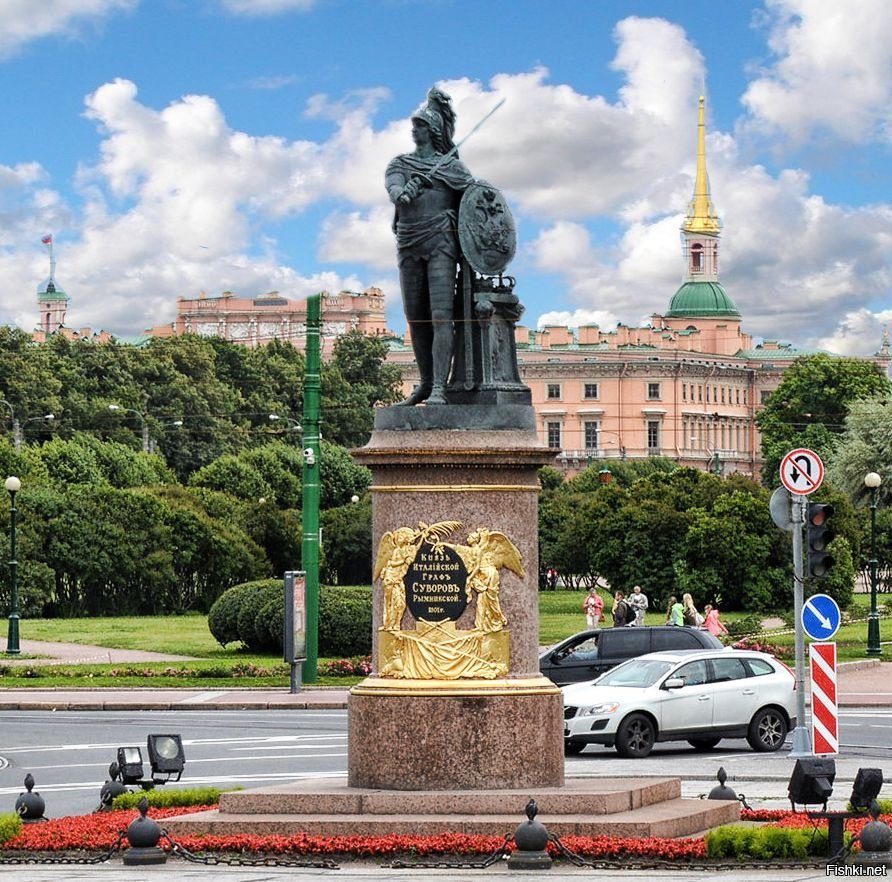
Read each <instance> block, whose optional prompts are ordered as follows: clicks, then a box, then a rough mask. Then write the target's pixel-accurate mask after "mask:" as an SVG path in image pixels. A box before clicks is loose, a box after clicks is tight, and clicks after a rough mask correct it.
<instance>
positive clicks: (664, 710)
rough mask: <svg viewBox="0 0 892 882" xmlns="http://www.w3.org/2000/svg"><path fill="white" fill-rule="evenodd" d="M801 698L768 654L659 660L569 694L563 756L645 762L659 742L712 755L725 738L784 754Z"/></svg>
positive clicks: (621, 669) (682, 655)
mask: <svg viewBox="0 0 892 882" xmlns="http://www.w3.org/2000/svg"><path fill="white" fill-rule="evenodd" d="M795 690H796V679H795V677H794V675H793V672H792V671H791V670H790V669H789V668H788V667H787V666H786V665H785V664H783V663H782V662H779V661H778V660H777V659H775V658H774V657H773V656H770V655H766V654H765V653H762V652H750V651H748V650H734V649H722V650H696V649H695V650H679V651H675V652H653V653H650V654H649V655H644V656H641V657H640V658H633V659H630V660H629V661H627V662H624V663H623V664H621V665H619V666H618V667H615V668H614V669H613V670H612V671H609V672H608V673H606V674H604V675H603V676H601V677H599V678H598V679H597V680H595V681H594V682H589V683H574V684H572V685H570V686H564V687H563V689H562V690H561V692H563V695H564V752H565V753H569V754H574V753H579V752H580V751H581V750H582V749H583V748H584V747H585V746H586V745H587V744H606V745H607V746H608V747H610V746H615V747H616V751H617V753H618V754H619V755H620V756H624V757H645V756H647V755H648V754H649V753H650V752H651V750H652V749H653V746H654V744H655V743H656V742H657V741H687V742H688V743H689V744H690V745H691V746H692V747H694V748H696V749H697V750H712V748H714V747H715V746H716V745H717V744H718V743H719V741H721V739H722V738H746V740H747V741H748V742H749V745H750V747H752V749H753V750H758V751H774V750H778V749H779V748H780V747H781V745H782V744H783V743H784V739H785V738H786V736H787V732H789V731H790V729H792V728H793V727H794V726H795V725H796V708H795V695H796V691H795Z"/></svg>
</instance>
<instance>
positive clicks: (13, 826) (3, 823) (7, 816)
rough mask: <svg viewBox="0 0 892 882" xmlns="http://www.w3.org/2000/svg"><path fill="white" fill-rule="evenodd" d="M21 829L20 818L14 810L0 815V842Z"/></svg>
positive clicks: (16, 834) (11, 837)
mask: <svg viewBox="0 0 892 882" xmlns="http://www.w3.org/2000/svg"><path fill="white" fill-rule="evenodd" d="M21 829H22V819H21V818H20V817H19V816H18V815H17V814H16V813H15V812H4V813H3V814H2V815H0V844H3V843H4V842H9V840H10V839H13V838H14V837H16V836H18V835H19V833H20V832H21Z"/></svg>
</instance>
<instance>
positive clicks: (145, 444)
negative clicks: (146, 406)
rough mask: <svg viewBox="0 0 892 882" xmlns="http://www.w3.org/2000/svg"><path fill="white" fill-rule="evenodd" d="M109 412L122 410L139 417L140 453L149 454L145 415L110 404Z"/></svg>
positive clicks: (150, 450) (129, 408)
mask: <svg viewBox="0 0 892 882" xmlns="http://www.w3.org/2000/svg"><path fill="white" fill-rule="evenodd" d="M108 409H109V410H122V411H124V413H132V414H135V415H136V416H137V417H139V426H140V430H141V433H142V452H143V453H151V452H152V445H151V442H150V440H149V427H148V424H147V423H146V415H145V414H144V413H141V412H140V411H138V410H134V409H133V408H132V407H121V405H120V404H110V405H109V406H108Z"/></svg>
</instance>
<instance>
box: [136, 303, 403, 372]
mask: <svg viewBox="0 0 892 882" xmlns="http://www.w3.org/2000/svg"><path fill="white" fill-rule="evenodd" d="M321 307H322V331H321V343H322V355H323V357H329V356H330V355H331V353H332V348H333V346H334V341H335V340H336V339H337V338H338V337H339V336H341V335H342V334H346V333H347V332H348V331H353V330H356V331H361V332H362V333H363V334H369V335H371V336H376V337H377V336H386V335H388V331H387V325H386V321H385V316H384V294H383V292H382V291H381V289H380V288H368V289H366V290H365V291H362V292H355V291H340V292H338V293H337V294H330V293H329V292H328V291H323V292H322V303H321ZM180 334H200V335H202V336H205V337H220V338H222V339H224V340H230V341H232V342H233V343H241V344H242V345H244V346H250V347H255V346H262V345H263V344H264V343H269V341H270V340H287V341H288V342H290V343H292V344H294V346H296V347H297V348H299V349H302V350H303V349H306V343H307V302H306V300H289V299H287V298H285V297H283V296H282V295H281V294H279V292H278V291H271V292H269V293H268V294H261V295H260V296H258V297H236V296H235V295H234V294H233V293H232V292H231V291H224V292H223V293H222V294H221V295H220V296H219V297H208V296H207V295H206V294H204V293H202V294H200V295H199V296H198V297H194V298H187V297H180V298H178V299H177V314H176V318H175V319H174V320H173V322H171V323H170V324H166V325H157V326H155V327H154V328H149V329H148V330H147V331H146V335H147V336H150V337H172V336H177V335H180Z"/></svg>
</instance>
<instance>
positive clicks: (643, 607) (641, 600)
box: [628, 585, 649, 627]
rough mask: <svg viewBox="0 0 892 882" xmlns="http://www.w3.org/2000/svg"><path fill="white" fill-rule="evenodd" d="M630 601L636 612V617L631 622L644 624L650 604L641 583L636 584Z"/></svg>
mask: <svg viewBox="0 0 892 882" xmlns="http://www.w3.org/2000/svg"><path fill="white" fill-rule="evenodd" d="M628 603H629V606H631V607H632V610H633V611H634V613H635V618H634V619H632V621H631V622H629V624H630V625H636V626H638V627H640V626H641V625H643V624H644V614H645V613H646V612H647V607H648V606H649V603H648V600H647V595H646V594H645V593H644V592H643V591H642V590H641V586H640V585H636V586H635V587H634V588H633V589H632V593H631V594H630V595H629V600H628Z"/></svg>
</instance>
